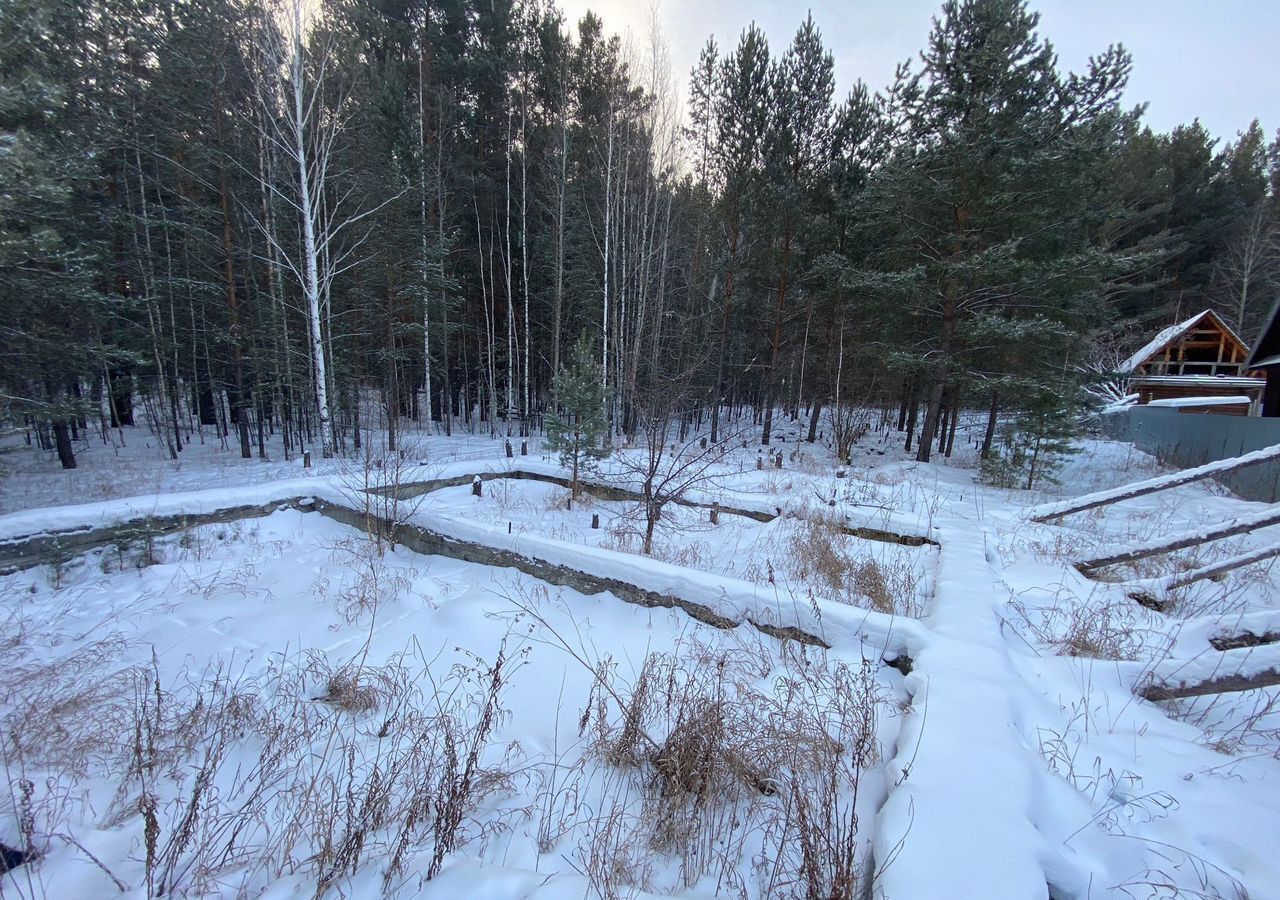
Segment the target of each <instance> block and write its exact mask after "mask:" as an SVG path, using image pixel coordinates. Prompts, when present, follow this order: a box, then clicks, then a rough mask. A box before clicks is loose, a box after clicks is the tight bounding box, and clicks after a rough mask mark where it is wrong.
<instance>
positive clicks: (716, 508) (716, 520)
mask: <svg viewBox="0 0 1280 900" xmlns="http://www.w3.org/2000/svg"><path fill="white" fill-rule="evenodd" d="M711 524H712V525H719V524H720V504H719V503H712V504H711Z"/></svg>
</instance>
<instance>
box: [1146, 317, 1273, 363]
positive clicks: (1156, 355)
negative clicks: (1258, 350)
mask: <svg viewBox="0 0 1280 900" xmlns="http://www.w3.org/2000/svg"><path fill="white" fill-rule="evenodd" d="M1168 331H1169V332H1171V333H1170V334H1169V336H1168V337H1167V338H1165V339H1164V340H1162V341H1160V342H1159V343H1158V345H1156V342H1153V344H1149V345H1148V346H1147V347H1144V348H1143V349H1142V351H1140V353H1141V354H1142V356H1141V358H1140V359H1135V360H1134V363H1135V365H1134V367H1133V369H1132V374H1133V375H1135V376H1137V377H1139V378H1151V377H1157V378H1158V377H1164V376H1175V377H1177V376H1188V375H1228V376H1239V375H1244V374H1245V362H1246V360H1247V359H1248V358H1249V348H1248V347H1246V346H1245V343H1244V341H1242V340H1240V338H1239V336H1238V335H1236V333H1235V332H1234V331H1232V330H1231V328H1230V327H1229V326H1228V325H1227V324H1226V323H1225V322H1223V321H1222V319H1220V318H1219V317H1218V314H1217V313H1215V312H1213V311H1212V310H1205V311H1204V312H1202V313H1200V314H1199V315H1197V316H1194V317H1193V318H1191V319H1188V320H1187V321H1186V322H1183V323H1182V324H1180V325H1178V326H1174V327H1173V328H1171V329H1168ZM1163 334H1164V333H1162V335H1163Z"/></svg>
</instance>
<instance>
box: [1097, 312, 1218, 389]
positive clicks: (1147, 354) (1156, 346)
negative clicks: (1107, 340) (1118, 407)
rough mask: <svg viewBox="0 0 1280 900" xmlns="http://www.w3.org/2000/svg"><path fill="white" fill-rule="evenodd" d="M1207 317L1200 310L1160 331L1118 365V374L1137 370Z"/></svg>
mask: <svg viewBox="0 0 1280 900" xmlns="http://www.w3.org/2000/svg"><path fill="white" fill-rule="evenodd" d="M1207 315H1209V310H1207V309H1205V310H1201V311H1200V312H1198V313H1196V314H1195V315H1194V316H1192V317H1191V318H1189V319H1186V320H1185V321H1182V322H1177V323H1175V324H1173V325H1169V326H1167V327H1166V328H1163V329H1161V330H1160V331H1159V333H1157V334H1156V336H1155V337H1153V338H1152V339H1151V340H1150V341H1148V342H1147V343H1146V344H1145V345H1144V346H1143V347H1142V349H1140V350H1138V351H1137V352H1136V353H1134V354H1133V355H1132V356H1130V357H1129V358H1128V359H1126V360H1125V361H1124V362H1122V363H1121V364H1120V369H1119V371H1120V373H1121V374H1124V375H1128V374H1130V373H1132V372H1133V371H1135V370H1136V369H1137V368H1138V366H1140V365H1142V364H1143V363H1144V362H1146V361H1147V360H1148V359H1150V358H1151V357H1152V356H1154V355H1155V354H1156V353H1157V352H1158V351H1160V350H1163V349H1164V347H1165V345H1166V344H1169V343H1172V342H1173V341H1176V340H1178V338H1180V337H1182V336H1183V335H1184V334H1186V333H1187V332H1188V331H1190V330H1191V329H1192V328H1195V327H1196V325H1197V324H1198V323H1199V322H1200V320H1201V319H1203V318H1204V317H1205V316H1207Z"/></svg>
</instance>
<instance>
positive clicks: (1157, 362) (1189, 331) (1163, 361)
mask: <svg viewBox="0 0 1280 900" xmlns="http://www.w3.org/2000/svg"><path fill="white" fill-rule="evenodd" d="M1277 337H1280V334H1278V335H1277ZM1278 352H1280V351H1278ZM1248 360H1249V348H1248V346H1246V345H1245V343H1244V341H1242V340H1240V337H1239V335H1237V334H1236V333H1235V332H1234V331H1232V330H1231V328H1230V327H1229V326H1228V325H1227V324H1226V323H1225V322H1223V321H1222V319H1221V318H1219V316H1218V314H1217V313H1215V312H1213V310H1209V309H1206V310H1204V311H1203V312H1200V313H1197V314H1196V315H1194V316H1192V317H1191V318H1189V319H1187V320H1186V321H1184V322H1179V323H1178V324H1176V325H1170V326H1169V327H1168V328H1166V329H1164V330H1163V331H1161V332H1160V333H1159V334H1157V335H1156V336H1155V337H1154V338H1152V339H1151V341H1150V342H1149V343H1148V344H1147V345H1146V346H1145V347H1143V348H1142V349H1141V350H1139V351H1138V352H1137V353H1135V354H1133V356H1131V357H1129V359H1127V360H1126V361H1125V362H1124V363H1123V364H1122V366H1121V370H1120V371H1121V373H1122V374H1124V375H1127V376H1128V378H1129V391H1130V393H1134V394H1137V395H1138V402H1139V403H1151V402H1153V401H1163V402H1162V403H1161V405H1165V404H1167V405H1170V406H1178V407H1180V408H1181V409H1183V410H1184V411H1191V410H1195V411H1196V412H1215V413H1223V414H1226V415H1238V416H1243V415H1257V414H1258V410H1259V408H1260V406H1261V400H1262V392H1263V389H1264V387H1265V386H1266V376H1265V374H1264V373H1262V372H1257V371H1250V366H1249V365H1248ZM1276 363H1277V364H1280V358H1278V359H1277V360H1276ZM1240 397H1247V398H1248V400H1249V402H1248V403H1241V402H1239V400H1238V398H1240ZM1232 398H1235V400H1234V402H1222V403H1215V402H1214V401H1215V400H1223V401H1226V400H1230V399H1232ZM1197 400H1200V401H1203V402H1202V403H1197V402H1196V401H1197ZM1182 401H1186V403H1185V404H1184V403H1183V402H1182Z"/></svg>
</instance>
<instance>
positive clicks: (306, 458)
mask: <svg viewBox="0 0 1280 900" xmlns="http://www.w3.org/2000/svg"><path fill="white" fill-rule="evenodd" d="M302 468H304V469H310V468H311V451H310V450H304V451H303V453H302Z"/></svg>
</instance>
